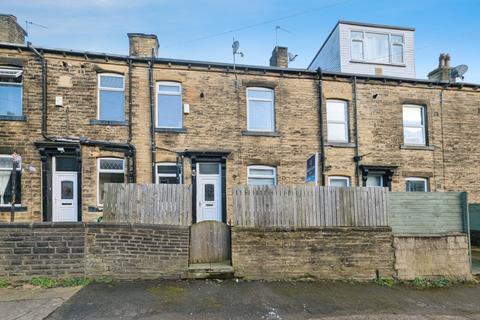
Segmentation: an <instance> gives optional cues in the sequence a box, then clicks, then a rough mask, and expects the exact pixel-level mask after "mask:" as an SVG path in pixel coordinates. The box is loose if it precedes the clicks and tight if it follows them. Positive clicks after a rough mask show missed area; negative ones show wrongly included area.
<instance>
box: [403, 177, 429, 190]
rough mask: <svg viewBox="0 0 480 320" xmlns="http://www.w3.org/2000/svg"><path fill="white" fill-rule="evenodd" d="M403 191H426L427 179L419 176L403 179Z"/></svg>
mask: <svg viewBox="0 0 480 320" xmlns="http://www.w3.org/2000/svg"><path fill="white" fill-rule="evenodd" d="M405 191H407V192H428V179H427V178H419V177H408V178H406V179H405Z"/></svg>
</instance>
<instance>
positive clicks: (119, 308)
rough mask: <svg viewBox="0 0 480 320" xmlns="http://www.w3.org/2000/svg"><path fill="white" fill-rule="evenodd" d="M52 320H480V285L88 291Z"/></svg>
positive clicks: (166, 284) (137, 286)
mask: <svg viewBox="0 0 480 320" xmlns="http://www.w3.org/2000/svg"><path fill="white" fill-rule="evenodd" d="M47 319H50V320H53V319H56V320H60V319H82V320H86V319H97V320H107V319H127V320H130V319H147V320H153V319H167V320H168V319H265V320H275V319H323V320H367V319H368V320H379V319H392V320H426V319H428V320H432V319H439V320H442V319H444V320H460V319H462V320H463V319H470V320H471V319H478V320H480V285H465V286H455V287H451V288H441V289H428V290H427V289H424V290H415V289H411V288H406V287H394V288H385V287H381V286H378V285H375V284H372V283H368V284H350V283H338V282H336V283H333V282H320V283H318V282H316V283H314V282H296V283H291V282H242V281H240V282H238V283H237V282H236V281H234V280H226V281H222V282H216V281H142V282H123V283H114V284H110V285H108V284H92V285H89V286H87V287H84V288H83V289H82V290H80V291H79V292H78V293H77V294H75V295H74V296H73V297H72V298H71V299H70V300H68V301H66V302H65V303H64V304H63V305H62V306H61V307H60V308H58V309H57V310H56V311H55V312H54V313H52V314H51V315H50V316H49V317H47Z"/></svg>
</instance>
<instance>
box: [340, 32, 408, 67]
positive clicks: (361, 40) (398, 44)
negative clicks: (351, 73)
mask: <svg viewBox="0 0 480 320" xmlns="http://www.w3.org/2000/svg"><path fill="white" fill-rule="evenodd" d="M354 33H361V34H362V37H361V38H354V37H353V36H352V34H354ZM367 33H368V34H376V35H383V36H388V62H378V61H372V60H367V59H366V58H365V43H366V38H365V34H367ZM392 37H401V38H402V42H393V40H392ZM349 41H350V62H353V63H368V64H377V65H391V66H400V67H405V66H406V64H405V34H404V33H399V32H388V31H385V32H381V31H367V30H364V29H357V28H355V29H351V30H350V39H349ZM354 42H358V43H361V44H362V59H354V58H353V55H352V53H353V43H354ZM394 47H401V50H402V56H401V60H402V62H400V63H398V62H394V61H393V48H394Z"/></svg>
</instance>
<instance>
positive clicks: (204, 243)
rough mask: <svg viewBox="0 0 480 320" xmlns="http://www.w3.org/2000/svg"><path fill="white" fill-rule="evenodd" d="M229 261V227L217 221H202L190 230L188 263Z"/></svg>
mask: <svg viewBox="0 0 480 320" xmlns="http://www.w3.org/2000/svg"><path fill="white" fill-rule="evenodd" d="M229 260H230V227H229V226H228V225H227V224H225V223H223V222H219V221H202V222H199V223H195V224H193V225H192V226H191V228H190V263H214V262H225V261H229Z"/></svg>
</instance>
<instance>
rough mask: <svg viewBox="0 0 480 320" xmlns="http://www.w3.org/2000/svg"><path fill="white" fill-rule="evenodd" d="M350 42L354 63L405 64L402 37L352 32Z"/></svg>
mask: <svg viewBox="0 0 480 320" xmlns="http://www.w3.org/2000/svg"><path fill="white" fill-rule="evenodd" d="M350 40H351V43H350V52H351V59H352V60H353V61H364V62H371V63H384V64H403V63H404V37H403V36H402V35H395V34H389V33H373V32H364V31H351V33H350Z"/></svg>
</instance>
